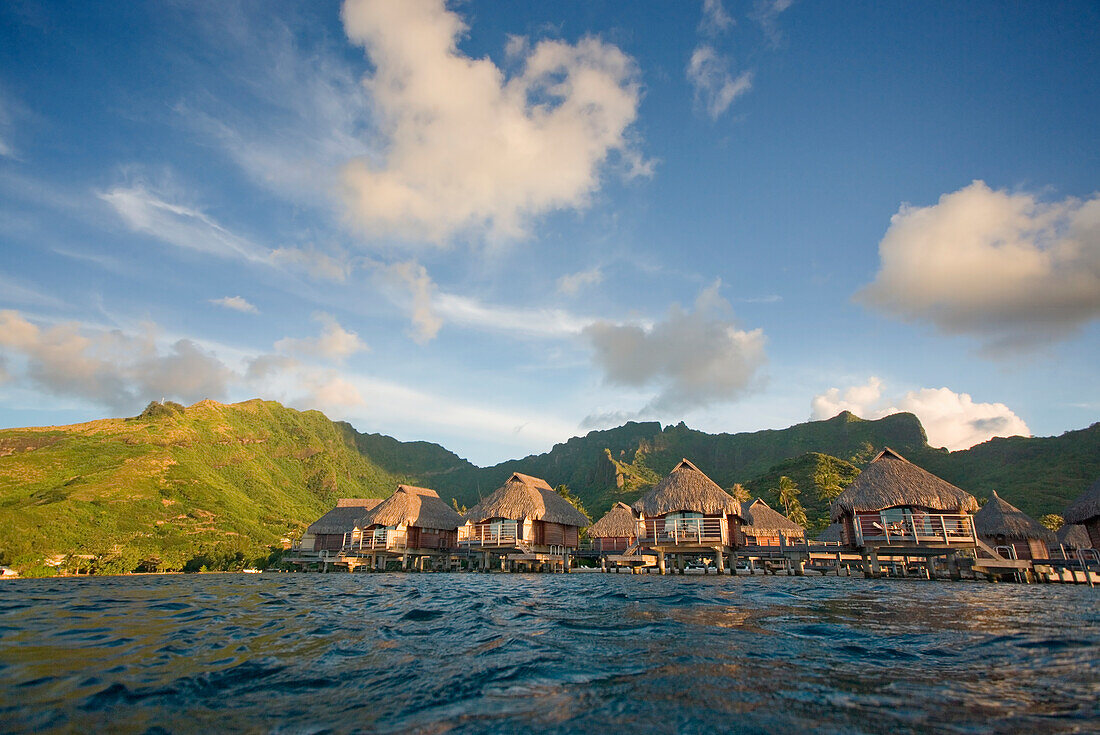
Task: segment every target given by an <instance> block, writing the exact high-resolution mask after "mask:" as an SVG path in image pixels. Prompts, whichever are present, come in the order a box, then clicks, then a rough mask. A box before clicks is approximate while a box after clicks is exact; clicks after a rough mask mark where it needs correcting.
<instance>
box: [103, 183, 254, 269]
mask: <svg viewBox="0 0 1100 735" xmlns="http://www.w3.org/2000/svg"><path fill="white" fill-rule="evenodd" d="M99 197H100V199H102V200H103V201H105V202H107V203H108V204H109V205H110V206H111V207H112V208H113V209H114V210H115V212H117V213H118V215H119V216H120V217H121V218H122V219H123V221H124V222H125V223H126V224H127V225H128V226H129V227H130V229H132V230H134V231H135V232H141V233H144V234H147V235H150V236H151V237H154V238H156V239H158V240H162V241H164V242H167V243H169V244H171V245H175V246H176V247H180V248H186V249H189V250H196V251H198V252H202V253H208V254H211V255H218V256H221V257H229V258H243V259H245V260H249V261H254V262H262V261H265V260H267V258H268V256H269V253H268V251H267V249H266V248H263V247H261V246H259V245H256V244H255V243H253V242H251V241H249V240H247V239H245V238H243V237H240V236H239V235H236V234H234V233H233V232H230V231H229V230H227V229H226V228H225V227H222V226H221V225H220V224H218V222H217V221H215V220H214V219H213V218H212V217H210V216H209V215H207V214H206V213H205V212H203V211H202V210H200V209H198V208H196V207H190V206H186V205H183V204H180V203H178V202H173V201H169V199H168V198H166V197H164V196H162V195H161V194H159V193H157V192H154V191H152V190H150V189H149V188H148V187H146V186H144V185H142V184H136V185H134V186H128V187H127V186H117V187H115V188H113V189H111V190H109V191H106V192H103V193H101V194H99Z"/></svg>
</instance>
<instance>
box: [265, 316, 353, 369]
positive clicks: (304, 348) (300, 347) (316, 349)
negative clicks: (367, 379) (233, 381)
mask: <svg viewBox="0 0 1100 735" xmlns="http://www.w3.org/2000/svg"><path fill="white" fill-rule="evenodd" d="M313 318H314V320H316V321H318V322H320V323H321V325H322V326H321V334H320V335H319V336H317V337H310V338H304V339H294V338H291V337H285V338H283V339H281V340H279V341H278V342H276V343H275V349H276V350H277V351H278V352H283V353H292V354H298V355H301V356H303V357H307V358H309V357H314V358H316V357H323V358H327V359H330V360H335V361H337V362H343V361H344V360H346V359H347V358H348V357H351V356H352V355H354V354H355V353H357V352H362V351H364V350H366V349H367V345H366V343H364V342H363V340H361V339H359V335H358V334H356V333H355V332H350V331H348V330H347V329H344V328H343V327H342V326H340V323H339V322H337V321H336V318H335V317H333V316H332V315H331V314H325V313H324V312H317V313H316V314H314V315H313Z"/></svg>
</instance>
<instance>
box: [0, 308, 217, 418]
mask: <svg viewBox="0 0 1100 735" xmlns="http://www.w3.org/2000/svg"><path fill="white" fill-rule="evenodd" d="M156 337H157V330H156V327H155V326H152V325H147V327H146V330H145V334H142V335H130V334H125V333H123V332H121V331H117V330H115V331H106V330H96V329H87V328H83V327H82V326H81V325H79V324H75V323H69V324H60V325H56V326H53V327H50V328H48V329H42V328H40V327H39V326H38V325H36V324H33V323H32V322H30V321H28V320H27V319H25V318H24V317H23V316H22V315H21V314H20V313H19V312H17V311H10V310H9V311H0V348H3V349H5V350H7V351H9V352H11V353H14V354H16V355H19V356H21V357H22V358H25V360H26V367H25V370H24V371H23V376H22V377H23V379H25V380H26V381H27V382H29V383H31V384H33V385H35V386H37V387H38V388H40V389H42V390H44V391H45V392H47V393H51V394H53V395H58V396H73V397H78V398H82V399H85V400H89V401H93V402H95V403H99V404H102V405H105V406H109V407H111V408H113V409H117V410H121V411H131V410H136V409H138V408H140V407H141V405H143V404H144V403H145V402H147V401H148V400H150V399H152V398H161V397H170V398H176V399H180V400H184V401H187V402H192V401H196V400H200V399H202V398H220V397H221V396H223V395H224V394H225V391H226V387H227V383H228V382H229V380H230V379H231V378H232V377H233V374H232V371H230V370H229V369H228V368H227V367H226V366H225V365H223V364H222V363H221V361H219V360H218V359H217V358H216V357H215V356H213V355H211V354H209V353H207V352H205V351H204V350H202V349H201V348H199V347H198V346H197V345H195V343H194V342H191V341H190V340H186V339H181V340H177V341H176V342H174V343H172V344H171V345H168V346H167V347H166V348H162V346H161V345H159V344H158V342H157V339H156Z"/></svg>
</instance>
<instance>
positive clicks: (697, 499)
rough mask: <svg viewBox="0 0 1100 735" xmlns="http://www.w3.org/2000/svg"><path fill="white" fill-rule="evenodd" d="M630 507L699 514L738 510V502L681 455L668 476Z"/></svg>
mask: <svg viewBox="0 0 1100 735" xmlns="http://www.w3.org/2000/svg"><path fill="white" fill-rule="evenodd" d="M634 510H637V511H639V512H641V513H644V514H646V515H647V516H663V515H665V514H666V513H676V512H678V511H685V510H687V511H694V512H696V513H703V514H718V513H729V514H732V515H740V514H741V504H740V503H739V502H737V500H736V499H735V498H734V497H733V496H732V495H730V494H729V493H727V492H726V491H725V490H723V489H722V488H720V487H718V485H716V484H715V482H714V481H713V480H711V479H710V478H709V477H707V476H706V475H704V474H703V473H702V472H701V471H700V470H699V468H698V467H696V466H695V465H693V464H692V463H691V462H689V461H687V460H686V459H681V460H680V464H678V465H676V466H675V467H674V468H673V469H672V472H670V473H668V477H666V478H664V479H663V480H661V481H660V482H658V483H657V484H656V485H654V486H653V489H652V490H650V491H649V492H648V493H646V494H645V495H644V496H643V497H642V498H641V499H640V500H639V501H637V502H636V503H634Z"/></svg>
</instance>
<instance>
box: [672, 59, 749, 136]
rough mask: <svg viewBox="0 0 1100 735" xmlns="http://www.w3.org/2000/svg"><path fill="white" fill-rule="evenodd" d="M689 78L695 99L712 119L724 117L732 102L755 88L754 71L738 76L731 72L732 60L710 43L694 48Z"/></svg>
mask: <svg viewBox="0 0 1100 735" xmlns="http://www.w3.org/2000/svg"><path fill="white" fill-rule="evenodd" d="M687 78H688V81H689V82H691V86H692V87H693V88H694V89H695V102H696V104H698V105H700V106H701V107H702V108H703V109H704V110H706V113H707V115H709V116H710V118H711V119H712V120H717V119H718V118H719V117H721V116H722V113H724V112H725V111H726V110H728V109H729V106H730V105H732V104H733V101H734V100H735V99H737V98H738V97H740V96H741V95H743V94H744V93H746V92H748V91H749V90H750V89H752V72H751V71H746V72H742V73H741V74H739V75H738V76H737V77H736V78H734V76H733V75H732V74H731V73H730V59H729V58H728V57H726V56H723V55H720V54H719V53H718V52H717V51H715V50H714V48H713V47H712V46H710V45H708V44H705V43H704V44H700V45H699V46H696V47H695V51H693V52H692V54H691V61H690V62H688V67H687Z"/></svg>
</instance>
